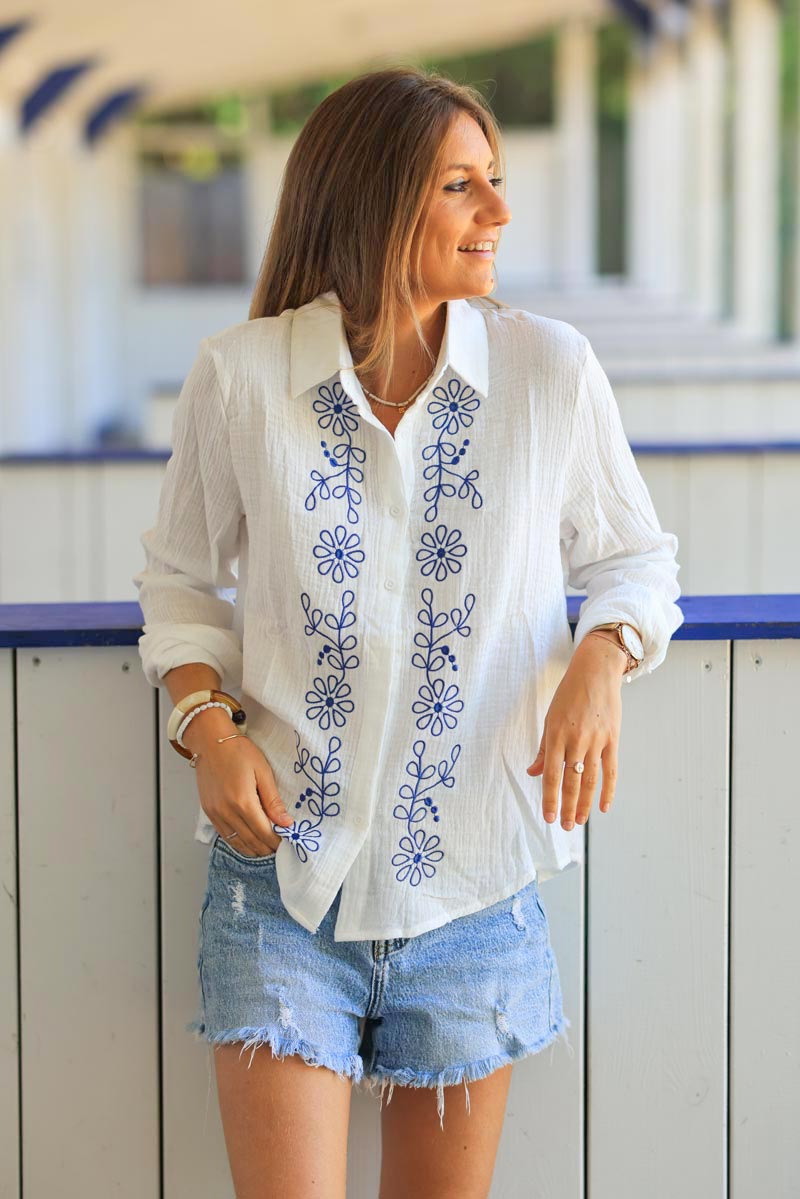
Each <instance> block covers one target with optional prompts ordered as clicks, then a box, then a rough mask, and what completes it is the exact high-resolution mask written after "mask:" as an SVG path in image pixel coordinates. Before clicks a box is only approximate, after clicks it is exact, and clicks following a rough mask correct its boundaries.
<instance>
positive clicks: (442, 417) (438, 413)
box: [428, 379, 481, 444]
mask: <svg viewBox="0 0 800 1199" xmlns="http://www.w3.org/2000/svg"><path fill="white" fill-rule="evenodd" d="M480 405H481V402H480V400H479V399H478V397H477V396H476V394H475V392H474V391H473V389H472V388H471V387H468V386H467V385H466V383H462V382H461V380H460V379H448V381H447V383H446V384H444V385H443V384H441V383H438V384H437V385H436V387H434V389H433V392H432V398H431V400H430V401H429V402H428V412H429V413H430V414H431V417H432V418H433V427H434V429H439V430H440V440H441V433H457V432H458V431H459V429H468V428H469V427H470V425H471V424H472V422H473V420H474V417H473V415H472V414H473V412H476V411H477V409H478V408H480ZM467 444H469V443H467Z"/></svg>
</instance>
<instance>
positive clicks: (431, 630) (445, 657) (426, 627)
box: [411, 587, 475, 737]
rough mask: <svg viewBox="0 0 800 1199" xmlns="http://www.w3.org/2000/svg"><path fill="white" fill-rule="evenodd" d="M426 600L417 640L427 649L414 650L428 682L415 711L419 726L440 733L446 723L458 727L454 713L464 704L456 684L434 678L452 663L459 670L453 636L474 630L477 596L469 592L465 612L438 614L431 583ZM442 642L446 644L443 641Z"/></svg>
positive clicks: (415, 660)
mask: <svg viewBox="0 0 800 1199" xmlns="http://www.w3.org/2000/svg"><path fill="white" fill-rule="evenodd" d="M422 601H423V604H424V607H423V608H421V609H420V611H419V612H417V619H418V620H419V622H420V624H421V625H422V626H423V631H422V632H417V633H415V634H414V644H415V645H416V646H418V647H419V648H420V649H423V650H424V651H425V652H424V654H421V653H414V654H413V655H412V657H411V664H412V666H418V667H420V669H422V670H424V671H425V677H426V680H427V682H426V683H424V684H423V685H422V686H421V687H420V688H419V690H418V693H417V694H418V695H419V699H418V700H417V701H416V702H415V703H414V704H412V711H413V712H414V713H421V715H420V716H419V719H418V720H417V728H418V729H424V728H428V726H430V732H431V734H432V735H433V736H434V737H438V736H439V734H440V733H441V732H442V731H443V730H444V728H445V727H447V728H451V729H453V728H455V727H456V724H457V723H458V721H457V720H456V719H455V716H454V713H456V712H460V711H461V709H462V708H463V707H464V704H463V702H462V700H460V699H459V698H458V696H459V689H458V687H457V686H456V685H455V684H451V685H450V686H449V687H448V686H446V684H445V681H444V679H434V678H433V675H434V674H435V672H436V671H438V670H443V669H444V668H445V667H446V666H447V664H448V663H449V664H450V668H451V670H453V671H456V670H458V663H457V661H456V655H455V654H454V653H453V650H452V647H451V645H450V639H451V638H452V636H453V634H454V633H457V634H458V636H459V637H469V635H470V632H471V631H472V630H471V629H470V627H469V625H468V624H467V618H468V617H469V614H470V612H471V611H472V609H473V607H474V604H475V596H474V595H472V593H470V594H469V595H467V596H466V599H465V607H464V613H463V616H462V613H461V609H460V608H453V610H452V611H451V612H439V613H438V614H437V615H435V616H434V613H433V592H432V590H431V589H430V587H424V588H423V590H422ZM437 630H438V635H437ZM442 642H444V644H441V643H442Z"/></svg>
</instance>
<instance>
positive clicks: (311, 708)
mask: <svg viewBox="0 0 800 1199" xmlns="http://www.w3.org/2000/svg"><path fill="white" fill-rule="evenodd" d="M350 693H351V688H350V684H349V683H344V682H342V680H341V679H337V677H336V675H335V674H329V675H328V677H327V679H321V678H319V677H317V678H315V679H314V689H313V690H312V691H306V703H307V704H308V707H307V708H306V716H307V717H308V718H309V720H316V721H317V722H318V724H319V727H320V728H321V729H329V728H330V727H331V722H332V723H333V724H335V725H336V726H337V728H341V727H342V726H343V725H344V724H346V723H347V717H348V716H349V715H350V713H351V712H352V711H353V709H354V707H355V704H354V703H353V701H352V700H351V699H349V698H348V697H349V695H350Z"/></svg>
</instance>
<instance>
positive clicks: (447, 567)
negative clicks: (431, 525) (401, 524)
mask: <svg viewBox="0 0 800 1199" xmlns="http://www.w3.org/2000/svg"><path fill="white" fill-rule="evenodd" d="M420 541H421V542H422V548H421V549H418V550H417V562H421V563H422V566H421V568H420V569H421V571H422V573H423V574H424V575H425V576H426V577H427V576H428V575H429V574H431V573H434V574H435V577H436V582H437V583H441V581H442V579H446V578H447V576H448V574H458V572H459V571H460V570H461V562H460V559H461V558H463V557H464V555H465V554H466V552H467V547H466V546H465V545H464V543H463V542H462V540H461V530H460V529H449V530H448V528H447V525H437V526H436V528H435V529H434V531H433V533H423V534H422V537H421V538H420Z"/></svg>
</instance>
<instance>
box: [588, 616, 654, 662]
mask: <svg viewBox="0 0 800 1199" xmlns="http://www.w3.org/2000/svg"><path fill="white" fill-rule="evenodd" d="M597 629H614V631H615V632H616V634H617V638H618V640H619V643H620V645H621V647H622V648H623V649H624V650H625V653H626V654H627V655H628V666H627V668H626V670H625V674H627V673H628V671H629V670H635V669H636V667H637V666H638V665H639V663H640V662H641V661H642V659H643V658H644V645H643V644H642V639H641V637H640V636H639V634H638V633H637V632H636V629H635V628H634V627H633V625H632V624H626V623H625V621H624V620H612V621H610V622H609V623H608V624H596V625H595V626H594V628H593V629H590V630H589V631H590V632H592V633H594V632H595V631H596V630H597Z"/></svg>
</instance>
